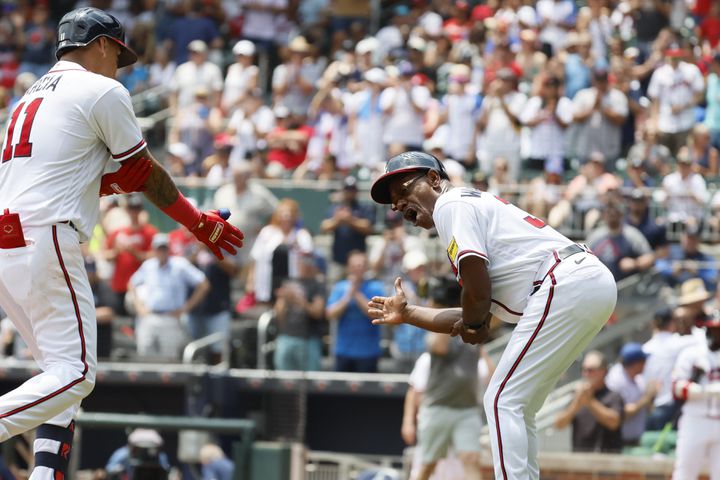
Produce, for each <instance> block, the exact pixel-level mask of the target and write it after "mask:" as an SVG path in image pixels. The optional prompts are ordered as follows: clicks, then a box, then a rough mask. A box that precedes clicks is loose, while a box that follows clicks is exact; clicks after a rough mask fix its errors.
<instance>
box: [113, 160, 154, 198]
mask: <svg viewBox="0 0 720 480" xmlns="http://www.w3.org/2000/svg"><path fill="white" fill-rule="evenodd" d="M151 170H152V161H151V160H150V159H149V158H144V157H141V158H134V159H130V160H126V161H124V162H123V163H122V165H121V166H120V169H119V170H118V171H116V172H113V173H106V174H105V175H103V176H102V179H101V180H100V196H101V197H104V196H106V195H113V194H120V193H130V192H142V191H143V190H145V182H146V181H147V179H148V177H149V176H150V171H151Z"/></svg>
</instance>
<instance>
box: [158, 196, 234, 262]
mask: <svg viewBox="0 0 720 480" xmlns="http://www.w3.org/2000/svg"><path fill="white" fill-rule="evenodd" d="M162 211H163V212H165V213H166V214H167V216H168V217H170V218H172V219H173V220H175V221H177V222H179V223H181V224H183V225H185V226H186V227H187V229H188V230H190V231H191V232H192V234H193V235H195V236H196V237H197V239H198V240H200V241H201V242H203V243H204V244H205V245H207V246H208V248H209V249H210V251H211V252H213V253H214V254H215V256H216V257H217V258H218V259H219V260H222V259H223V258H224V257H223V254H222V252H221V249H222V250H225V251H226V252H227V253H229V254H231V255H235V254H236V253H237V250H235V247H238V248H240V247H242V244H243V242H242V240H243V233H242V232H241V231H240V230H238V229H237V228H236V227H234V226H233V225H230V224H229V223H228V222H226V221H225V220H227V219H228V218H230V210H228V209H227V208H221V209H220V210H211V211H209V212H201V211H200V210H198V209H197V208H195V207H194V206H193V205H192V204H191V203H190V202H189V201H188V199H187V198H185V196H184V195H183V194H182V193H180V194H179V195H178V198H177V200H175V202H173V203H172V204H171V205H168V206H167V207H165V208H163V209H162Z"/></svg>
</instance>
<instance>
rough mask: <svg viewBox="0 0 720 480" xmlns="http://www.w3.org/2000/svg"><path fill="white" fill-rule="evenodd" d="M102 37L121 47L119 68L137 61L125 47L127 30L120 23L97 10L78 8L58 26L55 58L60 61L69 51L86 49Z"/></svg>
mask: <svg viewBox="0 0 720 480" xmlns="http://www.w3.org/2000/svg"><path fill="white" fill-rule="evenodd" d="M100 37H107V38H109V39H111V40H113V41H114V42H115V43H117V44H118V45H120V48H121V53H120V57H119V58H118V67H125V66H127V65H131V64H133V63H135V62H136V61H137V54H136V53H135V52H133V51H132V50H131V49H130V48H129V47H128V46H127V45H125V29H124V28H123V26H122V24H120V21H119V20H118V19H117V18H115V17H113V16H112V15H110V14H109V13H107V12H103V11H102V10H98V9H97V8H91V7H84V8H77V9H75V10H73V11H72V12H69V13H66V14H65V16H63V17H62V19H61V20H60V24H59V25H58V43H57V50H56V51H55V57H56V58H57V59H58V60H60V57H61V56H62V54H63V53H64V52H66V51H68V50H72V49H74V48H78V47H84V46H85V45H88V44H89V43H91V42H92V41H94V40H97V39H98V38H100Z"/></svg>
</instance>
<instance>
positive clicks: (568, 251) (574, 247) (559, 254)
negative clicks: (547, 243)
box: [530, 243, 592, 296]
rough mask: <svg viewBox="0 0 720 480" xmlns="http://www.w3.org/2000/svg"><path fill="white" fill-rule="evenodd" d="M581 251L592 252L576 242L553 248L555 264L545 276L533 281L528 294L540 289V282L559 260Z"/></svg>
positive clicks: (533, 293)
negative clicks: (557, 248)
mask: <svg viewBox="0 0 720 480" xmlns="http://www.w3.org/2000/svg"><path fill="white" fill-rule="evenodd" d="M582 252H585V253H592V251H591V250H590V249H589V248H588V247H586V246H585V245H580V244H577V243H573V244H570V245H568V246H567V247H563V248H561V249H560V250H555V252H553V253H554V254H555V265H553V266H552V267H550V270H548V272H547V273H546V274H545V276H543V278H542V280H538V281H536V282H534V283H533V290H532V293H531V294H530V296H532V295H535V293H536V292H537V291H538V290H540V286H541V285H542V283H543V282H544V281H545V279H546V278H547V276H548V275H549V274H550V272H552V271H553V270H554V269H555V267H556V266H557V265H558V264H559V263H560V262H562V261H563V260H565V259H566V258H568V257H571V256H573V255H575V254H576V253H582Z"/></svg>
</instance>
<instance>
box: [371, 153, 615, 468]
mask: <svg viewBox="0 0 720 480" xmlns="http://www.w3.org/2000/svg"><path fill="white" fill-rule="evenodd" d="M371 195H372V198H373V200H375V201H376V202H377V203H380V204H391V205H392V208H393V210H397V211H399V212H401V213H402V214H403V216H404V218H405V220H407V221H409V222H411V223H412V224H413V225H416V226H419V227H422V228H425V229H431V228H433V227H436V228H437V231H438V234H439V236H440V240H441V241H442V242H443V245H445V246H446V248H447V257H448V261H449V262H450V265H451V267H452V269H453V271H454V272H455V275H456V277H457V280H458V282H460V285H461V286H462V296H461V308H454V309H433V308H426V307H418V306H415V305H408V303H407V301H406V297H405V293H404V292H403V289H402V284H401V281H400V279H399V278H398V279H397V280H396V281H395V295H394V296H392V297H374V298H372V299H371V300H370V302H369V308H370V310H369V313H370V316H371V317H372V318H374V319H375V320H373V323H375V324H399V323H409V324H411V325H415V326H417V327H420V328H424V329H426V330H430V331H433V332H439V333H448V334H451V335H460V336H462V338H463V340H464V341H465V342H468V343H481V342H484V341H485V340H487V338H488V335H489V329H488V326H489V321H490V318H491V315H495V316H496V317H498V318H500V319H502V320H504V321H506V322H509V323H513V324H517V325H516V327H515V329H514V330H513V334H512V337H511V339H510V341H509V342H508V345H507V347H506V348H505V351H504V352H503V354H502V357H501V358H500V361H499V363H498V366H497V369H496V370H495V373H494V374H493V376H492V378H491V379H490V384H489V385H488V388H487V391H486V393H485V396H484V399H483V401H484V406H485V413H486V414H487V418H488V426H489V428H490V439H491V443H492V451H493V463H494V469H495V478H498V479H503V480H509V479H512V480H518V479H538V478H540V471H539V466H538V462H537V439H536V433H535V414H536V413H537V411H538V410H539V409H540V407H541V406H542V404H543V402H544V401H545V398H546V397H547V395H548V393H549V392H550V391H551V390H552V388H553V387H554V386H555V383H556V382H557V380H558V378H559V377H560V374H562V373H563V372H564V371H565V370H566V369H567V368H568V367H569V366H570V364H571V363H572V362H573V361H574V360H575V359H576V358H577V357H578V356H579V355H580V353H581V352H582V351H583V349H584V348H585V347H586V346H587V345H588V343H589V342H590V340H591V339H592V338H593V337H594V336H595V335H596V334H597V333H598V331H599V330H600V329H601V328H602V327H603V325H604V324H605V323H606V322H607V320H608V318H609V317H610V315H611V314H612V312H613V309H614V308H615V302H616V300H617V287H616V285H615V281H614V280H613V277H612V274H611V273H610V271H609V270H608V269H607V267H605V266H604V265H603V264H602V263H601V262H600V261H599V260H598V259H597V257H595V256H594V255H593V254H592V253H591V252H590V251H589V250H588V249H587V248H586V247H585V246H582V245H578V244H575V243H573V242H572V241H571V240H569V239H568V238H566V237H564V236H563V235H561V234H560V233H558V232H556V231H555V230H553V229H552V228H551V227H550V226H548V225H545V223H544V222H543V221H542V220H540V219H538V218H535V217H533V216H531V215H529V214H528V213H526V212H524V211H523V210H521V209H519V208H517V207H516V206H514V205H512V204H510V203H509V202H507V201H505V200H503V199H502V198H499V197H496V196H494V195H492V194H489V193H487V192H482V191H479V190H474V189H471V188H453V187H452V186H451V184H450V182H449V180H448V176H447V174H446V173H445V169H444V167H443V165H442V163H440V162H439V161H438V160H437V159H436V158H435V157H433V156H432V155H429V154H427V153H423V152H405V153H402V154H400V155H397V156H395V157H392V158H391V159H390V160H388V162H387V165H386V168H385V174H384V175H382V176H381V177H379V178H378V179H377V180H376V181H375V183H374V184H373V186H372V190H371Z"/></svg>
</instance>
